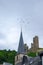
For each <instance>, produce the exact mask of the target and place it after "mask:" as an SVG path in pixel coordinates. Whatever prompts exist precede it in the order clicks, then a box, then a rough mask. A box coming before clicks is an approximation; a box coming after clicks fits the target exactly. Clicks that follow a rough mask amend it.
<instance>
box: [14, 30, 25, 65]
mask: <svg viewBox="0 0 43 65" xmlns="http://www.w3.org/2000/svg"><path fill="white" fill-rule="evenodd" d="M24 53H25V50H24V41H23V36H22V30H21V34H20V40H19V46H18V52H17V55H16V56H15V65H21V63H22V58H23V56H24Z"/></svg>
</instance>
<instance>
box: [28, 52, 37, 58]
mask: <svg viewBox="0 0 43 65" xmlns="http://www.w3.org/2000/svg"><path fill="white" fill-rule="evenodd" d="M27 55H28V56H31V57H35V56H36V53H35V52H29V53H28V54H27Z"/></svg>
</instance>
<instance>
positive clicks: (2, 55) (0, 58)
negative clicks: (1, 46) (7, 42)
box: [0, 50, 17, 63]
mask: <svg viewBox="0 0 43 65" xmlns="http://www.w3.org/2000/svg"><path fill="white" fill-rule="evenodd" d="M16 53H17V52H16V51H15V50H13V51H10V50H8V51H7V50H0V63H3V62H9V63H14V60H15V55H16Z"/></svg>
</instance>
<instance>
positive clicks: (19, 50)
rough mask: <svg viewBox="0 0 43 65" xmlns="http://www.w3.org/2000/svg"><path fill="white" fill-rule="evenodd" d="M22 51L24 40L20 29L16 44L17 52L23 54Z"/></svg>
mask: <svg viewBox="0 0 43 65" xmlns="http://www.w3.org/2000/svg"><path fill="white" fill-rule="evenodd" d="M23 53H24V41H23V36H22V31H21V35H20V40H19V46H18V54H23Z"/></svg>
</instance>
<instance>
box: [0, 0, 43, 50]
mask: <svg viewBox="0 0 43 65" xmlns="http://www.w3.org/2000/svg"><path fill="white" fill-rule="evenodd" d="M21 27H22V33H23V39H24V43H27V45H28V46H29V47H31V42H33V37H34V36H35V35H37V36H38V37H39V45H40V47H43V0H0V49H14V50H17V49H18V44H19V38H20V32H21Z"/></svg>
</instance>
